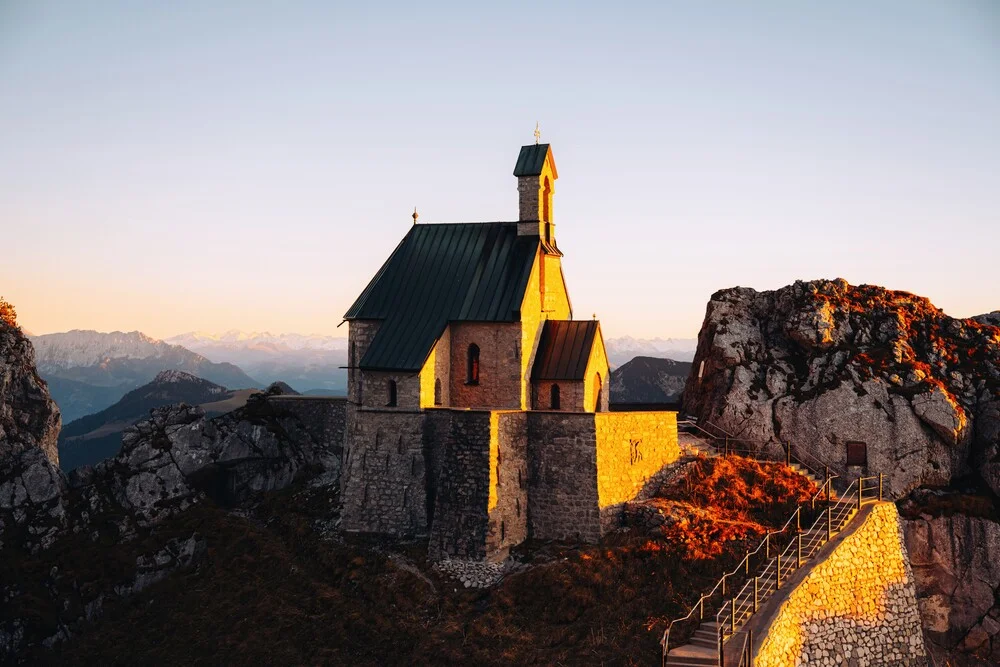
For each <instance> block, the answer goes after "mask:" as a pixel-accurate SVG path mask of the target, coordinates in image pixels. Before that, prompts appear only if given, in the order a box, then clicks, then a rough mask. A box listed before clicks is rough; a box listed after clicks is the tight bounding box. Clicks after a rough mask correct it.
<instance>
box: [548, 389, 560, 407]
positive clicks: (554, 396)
mask: <svg viewBox="0 0 1000 667" xmlns="http://www.w3.org/2000/svg"><path fill="white" fill-rule="evenodd" d="M549 394H550V395H549V406H550V407H551V408H552V409H553V410H559V409H561V406H560V403H559V385H557V384H554V385H552V389H550V390H549Z"/></svg>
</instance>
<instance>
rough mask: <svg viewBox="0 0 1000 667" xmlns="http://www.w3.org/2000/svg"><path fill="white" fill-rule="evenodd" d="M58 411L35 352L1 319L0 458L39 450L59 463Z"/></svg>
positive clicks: (27, 341) (23, 338)
mask: <svg viewBox="0 0 1000 667" xmlns="http://www.w3.org/2000/svg"><path fill="white" fill-rule="evenodd" d="M61 425H62V420H61V418H60V416H59V408H58V407H56V404H55V403H54V402H53V401H52V399H51V398H50V397H49V390H48V388H47V387H46V385H45V383H44V382H43V381H42V379H41V378H40V377H39V376H38V372H37V371H36V369H35V350H34V348H33V347H32V345H31V342H30V341H29V340H28V338H27V336H25V335H24V334H23V333H22V332H21V330H20V329H18V328H17V327H13V326H10V325H9V324H7V322H5V321H4V320H2V319H0V458H3V457H5V456H8V455H12V454H19V453H21V452H24V451H27V450H31V449H40V450H41V451H43V452H44V453H45V455H46V456H47V457H48V458H49V460H50V461H52V462H53V463H55V464H58V463H59V451H58V448H57V441H58V439H59V428H60V426H61Z"/></svg>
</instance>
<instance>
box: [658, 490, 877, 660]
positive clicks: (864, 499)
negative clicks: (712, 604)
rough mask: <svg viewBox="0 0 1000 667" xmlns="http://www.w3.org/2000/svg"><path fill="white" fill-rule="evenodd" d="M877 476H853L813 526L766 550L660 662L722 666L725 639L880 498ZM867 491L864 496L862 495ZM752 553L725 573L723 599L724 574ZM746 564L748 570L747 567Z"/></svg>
mask: <svg viewBox="0 0 1000 667" xmlns="http://www.w3.org/2000/svg"><path fill="white" fill-rule="evenodd" d="M877 479H878V478H877V477H869V478H859V479H858V480H856V481H855V482H854V483H852V484H851V486H850V487H848V489H847V492H846V493H845V494H843V495H842V496H841V497H840V498H836V497H834V498H833V499H832V501H831V502H830V503H829V504H828V506H827V508H826V509H824V510H823V511H822V512H821V513H820V515H819V517H818V518H817V519H816V520H815V522H814V523H813V525H812V526H810V527H809V528H807V529H805V530H801V531H797V532H795V533H794V537H792V539H791V541H790V542H789V543H788V544H787V546H785V547H784V549H782V550H781V551H780V552H776V553H775V554H774V556H773V557H771V556H770V555H769V554H766V555H767V558H766V560H765V561H764V562H763V563H762V564H761V565H760V566H759V567H758V568H757V570H756V572H755V576H753V577H747V578H746V581H745V583H744V584H743V586H742V588H740V589H739V590H738V591H735V592H734V591H733V590H732V588H730V597H729V598H728V599H726V600H725V601H724V602H723V604H722V606H721V607H719V608H717V613H715V614H713V615H708V614H704V613H702V614H700V616H702V617H703V620H702V621H701V622H700V624H699V625H698V626H697V628H696V629H695V631H694V634H692V635H691V637H690V638H689V639H688V643H687V644H684V645H682V646H678V647H676V648H673V649H670V650H669V652H668V653H667V655H666V656H665V660H664V665H667V666H677V667H694V666H696V665H701V666H703V667H704V666H707V665H713V666H715V667H719V665H720V664H721V663H720V654H721V653H722V647H723V645H724V643H725V642H726V640H728V639H729V638H730V637H732V636H733V635H734V634H736V633H737V632H738V631H739V630H740V629H741V628H742V627H743V626H744V625H745V624H746V622H747V621H748V620H749V619H750V618H751V617H752V616H753V615H754V613H756V611H757V610H758V609H759V608H760V606H761V605H763V604H764V603H765V602H767V600H768V599H769V598H770V597H771V596H772V595H774V593H775V592H777V590H778V589H779V587H780V586H783V585H784V584H785V582H786V581H787V580H788V578H789V577H791V576H792V575H793V574H794V573H795V571H796V570H797V569H798V568H799V567H800V566H801V565H802V564H803V563H805V562H807V561H808V560H809V559H811V558H813V557H814V556H815V555H816V553H817V552H818V551H819V550H820V549H821V548H822V547H823V545H824V544H826V543H827V542H828V541H829V540H830V538H831V537H832V536H833V535H835V534H837V533H839V532H840V531H842V530H843V529H844V528H846V527H847V526H848V524H850V522H851V521H852V520H853V519H854V517H855V516H856V515H857V513H858V512H859V511H860V508H861V505H863V504H866V503H870V502H874V501H876V500H881V485H880V484H878V485H877V486H876V484H877V483H876V482H874V480H877ZM876 488H877V489H878V496H877V497H876V496H875V495H874V494H873V492H874V491H875V489H876ZM866 493H867V494H868V495H865V494H866ZM859 495H860V501H859ZM801 512H802V509H801V508H799V509H798V510H796V514H793V516H792V519H795V520H796V523H797V522H798V520H799V518H801ZM796 515H798V516H796ZM792 519H789V522H788V523H786V524H785V526H786V528H787V527H789V526H790V525H792ZM784 531H785V529H784V528H783V529H782V531H779V532H780V533H784ZM761 547H764V548H765V549H766V550H767V551H768V552H769V551H770V550H771V549H772V546H771V541H770V535H768V536H767V537H766V538H765V542H762V543H761V546H759V547H758V548H757V551H759V550H760V549H761ZM752 555H753V553H751V554H747V558H746V559H744V562H743V563H741V565H740V566H738V567H737V568H736V570H734V571H733V572H730V573H727V575H725V576H724V577H723V580H721V581H720V583H721V585H722V588H721V590H722V592H723V597H724V598H725V593H726V580H727V578H729V577H732V576H734V575H738V574H740V573H741V570H742V568H743V566H744V564H747V563H749V560H748V559H749V558H750V556H752ZM747 568H748V569H749V565H747ZM718 590H719V584H716V587H715V588H713V589H712V592H710V593H709V594H708V595H707V596H703V598H702V599H701V600H699V602H698V603H697V604H696V605H695V607H694V608H692V610H691V612H689V613H688V616H687V617H685V618H683V619H678V620H680V621H686V620H696V619H694V618H693V616H694V614H695V611H696V610H698V608H699V605H701V611H702V612H704V611H705V606H706V605H705V604H704V603H703V601H708V599H709V598H711V597H712V596H713V595H714V594H715V593H716V592H717V591H718ZM674 622H675V623H676V622H677V621H674ZM671 627H673V624H671ZM689 627H690V626H689ZM669 632H670V629H669V628H668V631H667V633H666V634H665V635H664V641H665V647H669V645H668V643H667V640H668V638H669ZM740 664H742V662H741V663H740Z"/></svg>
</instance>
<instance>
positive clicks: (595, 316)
mask: <svg viewBox="0 0 1000 667" xmlns="http://www.w3.org/2000/svg"><path fill="white" fill-rule="evenodd" d="M594 321H595V322H596V321H597V313H594Z"/></svg>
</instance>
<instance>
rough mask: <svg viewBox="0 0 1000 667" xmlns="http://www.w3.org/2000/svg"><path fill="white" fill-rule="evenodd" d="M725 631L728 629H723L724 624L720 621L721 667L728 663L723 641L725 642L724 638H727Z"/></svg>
mask: <svg viewBox="0 0 1000 667" xmlns="http://www.w3.org/2000/svg"><path fill="white" fill-rule="evenodd" d="M725 633H726V631H725V630H723V627H722V624H721V623H720V624H719V666H720V667H722V666H723V665H725V664H726V654H725V648H724V647H723V643H724V640H725Z"/></svg>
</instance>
